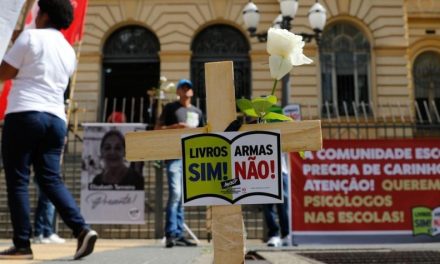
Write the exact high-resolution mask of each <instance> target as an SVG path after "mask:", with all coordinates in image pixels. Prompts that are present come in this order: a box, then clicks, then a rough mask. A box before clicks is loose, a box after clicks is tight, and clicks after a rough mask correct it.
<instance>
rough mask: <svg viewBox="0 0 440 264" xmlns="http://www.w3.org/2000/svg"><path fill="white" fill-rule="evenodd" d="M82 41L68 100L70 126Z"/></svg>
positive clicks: (79, 44) (77, 52)
mask: <svg viewBox="0 0 440 264" xmlns="http://www.w3.org/2000/svg"><path fill="white" fill-rule="evenodd" d="M82 43H83V41H82V40H80V41H79V43H78V48H77V51H76V69H75V72H74V73H73V75H72V78H71V81H70V90H69V98H68V101H67V127H68V126H69V123H70V116H71V115H72V111H73V107H74V104H73V97H74V94H75V87H76V79H77V76H78V65H79V57H80V55H81V46H82ZM75 130H76V129H75Z"/></svg>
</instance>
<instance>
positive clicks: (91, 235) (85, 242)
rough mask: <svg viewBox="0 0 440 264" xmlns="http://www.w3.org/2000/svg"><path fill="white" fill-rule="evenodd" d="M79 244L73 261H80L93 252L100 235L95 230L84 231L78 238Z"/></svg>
mask: <svg viewBox="0 0 440 264" xmlns="http://www.w3.org/2000/svg"><path fill="white" fill-rule="evenodd" d="M77 239H78V244H77V247H76V253H75V255H74V256H73V259H75V260H76V259H80V258H83V257H85V256H87V255H90V254H91V253H92V252H93V248H94V247H95V242H96V240H97V239H98V233H96V231H95V230H91V229H84V230H83V231H82V232H81V233H80V234H79V236H78V238H77Z"/></svg>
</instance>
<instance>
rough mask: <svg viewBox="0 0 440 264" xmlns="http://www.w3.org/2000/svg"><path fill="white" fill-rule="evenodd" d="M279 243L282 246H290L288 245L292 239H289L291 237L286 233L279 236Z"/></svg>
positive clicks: (290, 244)
mask: <svg viewBox="0 0 440 264" xmlns="http://www.w3.org/2000/svg"><path fill="white" fill-rule="evenodd" d="M281 245H282V246H283V247H290V246H292V239H291V237H290V236H289V235H287V236H285V237H283V238H281Z"/></svg>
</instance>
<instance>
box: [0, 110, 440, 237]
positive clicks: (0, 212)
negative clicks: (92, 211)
mask: <svg viewBox="0 0 440 264" xmlns="http://www.w3.org/2000/svg"><path fill="white" fill-rule="evenodd" d="M305 109H307V107H305ZM310 109H311V108H310ZM315 109H316V108H315ZM303 116H305V117H307V113H306V114H305V115H304V113H303ZM310 116H313V115H310ZM322 121H323V123H322V133H323V138H324V139H353V140H356V139H397V138H425V137H429V138H440V120H439V122H436V119H435V118H432V119H431V122H424V121H422V120H417V118H412V119H411V118H409V117H403V115H402V118H401V117H399V116H394V117H391V116H384V117H382V118H379V117H378V116H367V117H366V118H365V119H364V118H362V119H360V118H358V119H356V118H353V117H350V116H349V117H348V118H341V117H339V119H338V117H331V118H328V119H327V118H323V120H322ZM81 135H82V130H81V127H79V128H78V129H74V128H73V126H72V127H71V129H70V132H69V137H68V144H67V147H66V152H65V155H64V162H63V177H64V181H65V183H66V185H67V186H68V188H69V190H70V191H71V192H72V194H73V195H74V197H75V199H76V200H77V202H78V203H79V200H80V199H79V198H80V192H81V182H80V181H81V166H82V158H81V155H82V137H81ZM0 160H1V159H0ZM143 170H144V175H145V224H142V225H116V224H113V225H109V224H105V225H93V228H94V229H96V230H97V231H98V232H99V234H100V236H101V237H103V238H114V239H118V238H121V239H122V238H124V239H125V238H137V239H152V238H161V237H162V236H163V226H164V216H165V210H164V209H165V204H166V199H167V197H168V190H167V184H166V177H165V173H164V167H163V166H162V163H161V162H145V165H144V166H143ZM0 174H1V175H0V238H10V237H11V236H12V227H11V223H10V218H9V210H8V208H7V196H6V187H5V182H4V181H5V177H4V171H3V170H0ZM30 195H31V205H32V206H31V208H35V205H36V200H37V197H36V192H35V186H34V184H30ZM242 208H243V216H244V221H245V227H246V233H247V237H248V238H250V239H262V238H263V237H264V235H265V232H264V231H265V230H264V229H265V228H264V226H265V225H264V220H263V214H262V210H261V206H259V205H246V206H243V207H242ZM206 209H207V208H206V207H205V206H198V207H187V208H186V211H185V218H186V224H187V225H188V227H189V228H190V229H191V230H192V232H193V233H194V234H195V235H196V236H197V237H198V238H200V239H205V238H209V232H208V229H207V225H209V223H207V221H206V219H207V210H206ZM33 210H34V209H32V211H31V214H32V216H31V217H33ZM31 219H33V218H31ZM57 228H58V233H59V234H60V235H61V236H63V237H67V238H69V237H71V232H70V229H69V228H67V226H65V225H64V224H63V223H62V221H58V225H57Z"/></svg>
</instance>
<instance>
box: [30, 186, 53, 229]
mask: <svg viewBox="0 0 440 264" xmlns="http://www.w3.org/2000/svg"><path fill="white" fill-rule="evenodd" d="M37 189H38V204H37V208H36V209H35V218H34V227H35V230H34V236H35V237H38V236H40V235H43V237H49V236H50V235H52V234H53V233H54V229H53V222H54V220H55V218H54V217H55V206H54V205H53V204H52V203H51V202H50V200H49V198H47V196H46V195H45V194H44V193H43V192H42V191H41V190H40V188H39V187H38V185H37Z"/></svg>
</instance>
